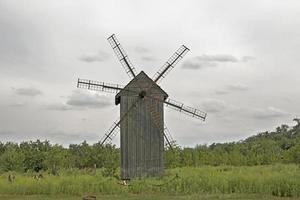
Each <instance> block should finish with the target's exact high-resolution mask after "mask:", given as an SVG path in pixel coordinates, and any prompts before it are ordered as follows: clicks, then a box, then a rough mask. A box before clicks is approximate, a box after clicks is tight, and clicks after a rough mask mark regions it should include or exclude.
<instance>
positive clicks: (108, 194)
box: [0, 164, 300, 200]
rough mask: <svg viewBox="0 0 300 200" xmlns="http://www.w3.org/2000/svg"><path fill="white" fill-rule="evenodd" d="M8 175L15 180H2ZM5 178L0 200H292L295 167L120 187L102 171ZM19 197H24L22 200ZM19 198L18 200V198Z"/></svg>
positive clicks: (224, 170)
mask: <svg viewBox="0 0 300 200" xmlns="http://www.w3.org/2000/svg"><path fill="white" fill-rule="evenodd" d="M9 174H13V175H14V176H15V179H14V180H13V181H11V182H10V181H9V180H8V176H9ZM34 175H35V173H34V172H32V173H13V172H7V173H2V174H1V175H0V199H26V198H27V197H28V199H57V200H58V199H80V197H81V196H83V195H84V194H95V195H97V199H141V198H143V199H170V198H172V199H258V198H259V199H297V198H300V166H299V165H296V164H288V165H287V164H286V165H284V164H276V165H264V166H240V167H233V166H217V167H213V166H203V167H182V168H174V169H168V170H166V171H165V174H164V175H163V176H162V177H156V178H138V179H134V180H131V181H130V183H129V185H127V186H124V185H122V184H121V182H120V181H119V180H118V179H117V178H116V177H112V176H108V177H107V176H104V175H103V170H101V169H97V170H92V169H89V170H78V169H73V170H72V169H69V170H62V171H61V172H60V173H59V175H50V174H49V173H47V172H44V173H43V177H42V178H39V179H36V178H34ZM24 195H25V196H24ZM21 197H22V198H21Z"/></svg>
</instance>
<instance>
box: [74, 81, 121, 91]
mask: <svg viewBox="0 0 300 200" xmlns="http://www.w3.org/2000/svg"><path fill="white" fill-rule="evenodd" d="M77 88H83V89H88V90H95V91H103V92H109V93H118V92H119V91H120V90H122V89H123V86H121V85H118V84H112V83H104V82H99V81H92V80H87V79H78V81H77Z"/></svg>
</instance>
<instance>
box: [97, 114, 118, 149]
mask: <svg viewBox="0 0 300 200" xmlns="http://www.w3.org/2000/svg"><path fill="white" fill-rule="evenodd" d="M119 132H120V120H119V119H118V120H116V121H115V122H114V123H113V125H112V126H111V127H110V128H109V129H108V131H107V133H106V134H104V136H103V137H102V138H101V140H100V144H101V145H103V144H104V143H107V142H108V143H111V142H112V140H113V138H114V137H115V136H116V135H117V134H118V133H119Z"/></svg>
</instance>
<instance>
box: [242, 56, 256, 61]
mask: <svg viewBox="0 0 300 200" xmlns="http://www.w3.org/2000/svg"><path fill="white" fill-rule="evenodd" d="M253 60H255V57H253V56H243V57H242V61H243V62H250V61H253Z"/></svg>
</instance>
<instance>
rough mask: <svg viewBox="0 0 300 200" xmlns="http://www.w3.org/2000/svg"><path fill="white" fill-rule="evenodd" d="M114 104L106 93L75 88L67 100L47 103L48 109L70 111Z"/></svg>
mask: <svg viewBox="0 0 300 200" xmlns="http://www.w3.org/2000/svg"><path fill="white" fill-rule="evenodd" d="M110 105H112V104H111V100H110V99H108V97H106V96H104V95H99V94H97V93H96V94H93V93H91V92H83V91H78V90H75V91H73V92H72V94H71V95H70V96H68V97H67V100H66V102H61V103H53V104H49V105H45V106H44V108H45V109H46V110H56V111H68V110H82V109H88V108H93V109H101V108H105V107H108V106H110Z"/></svg>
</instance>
